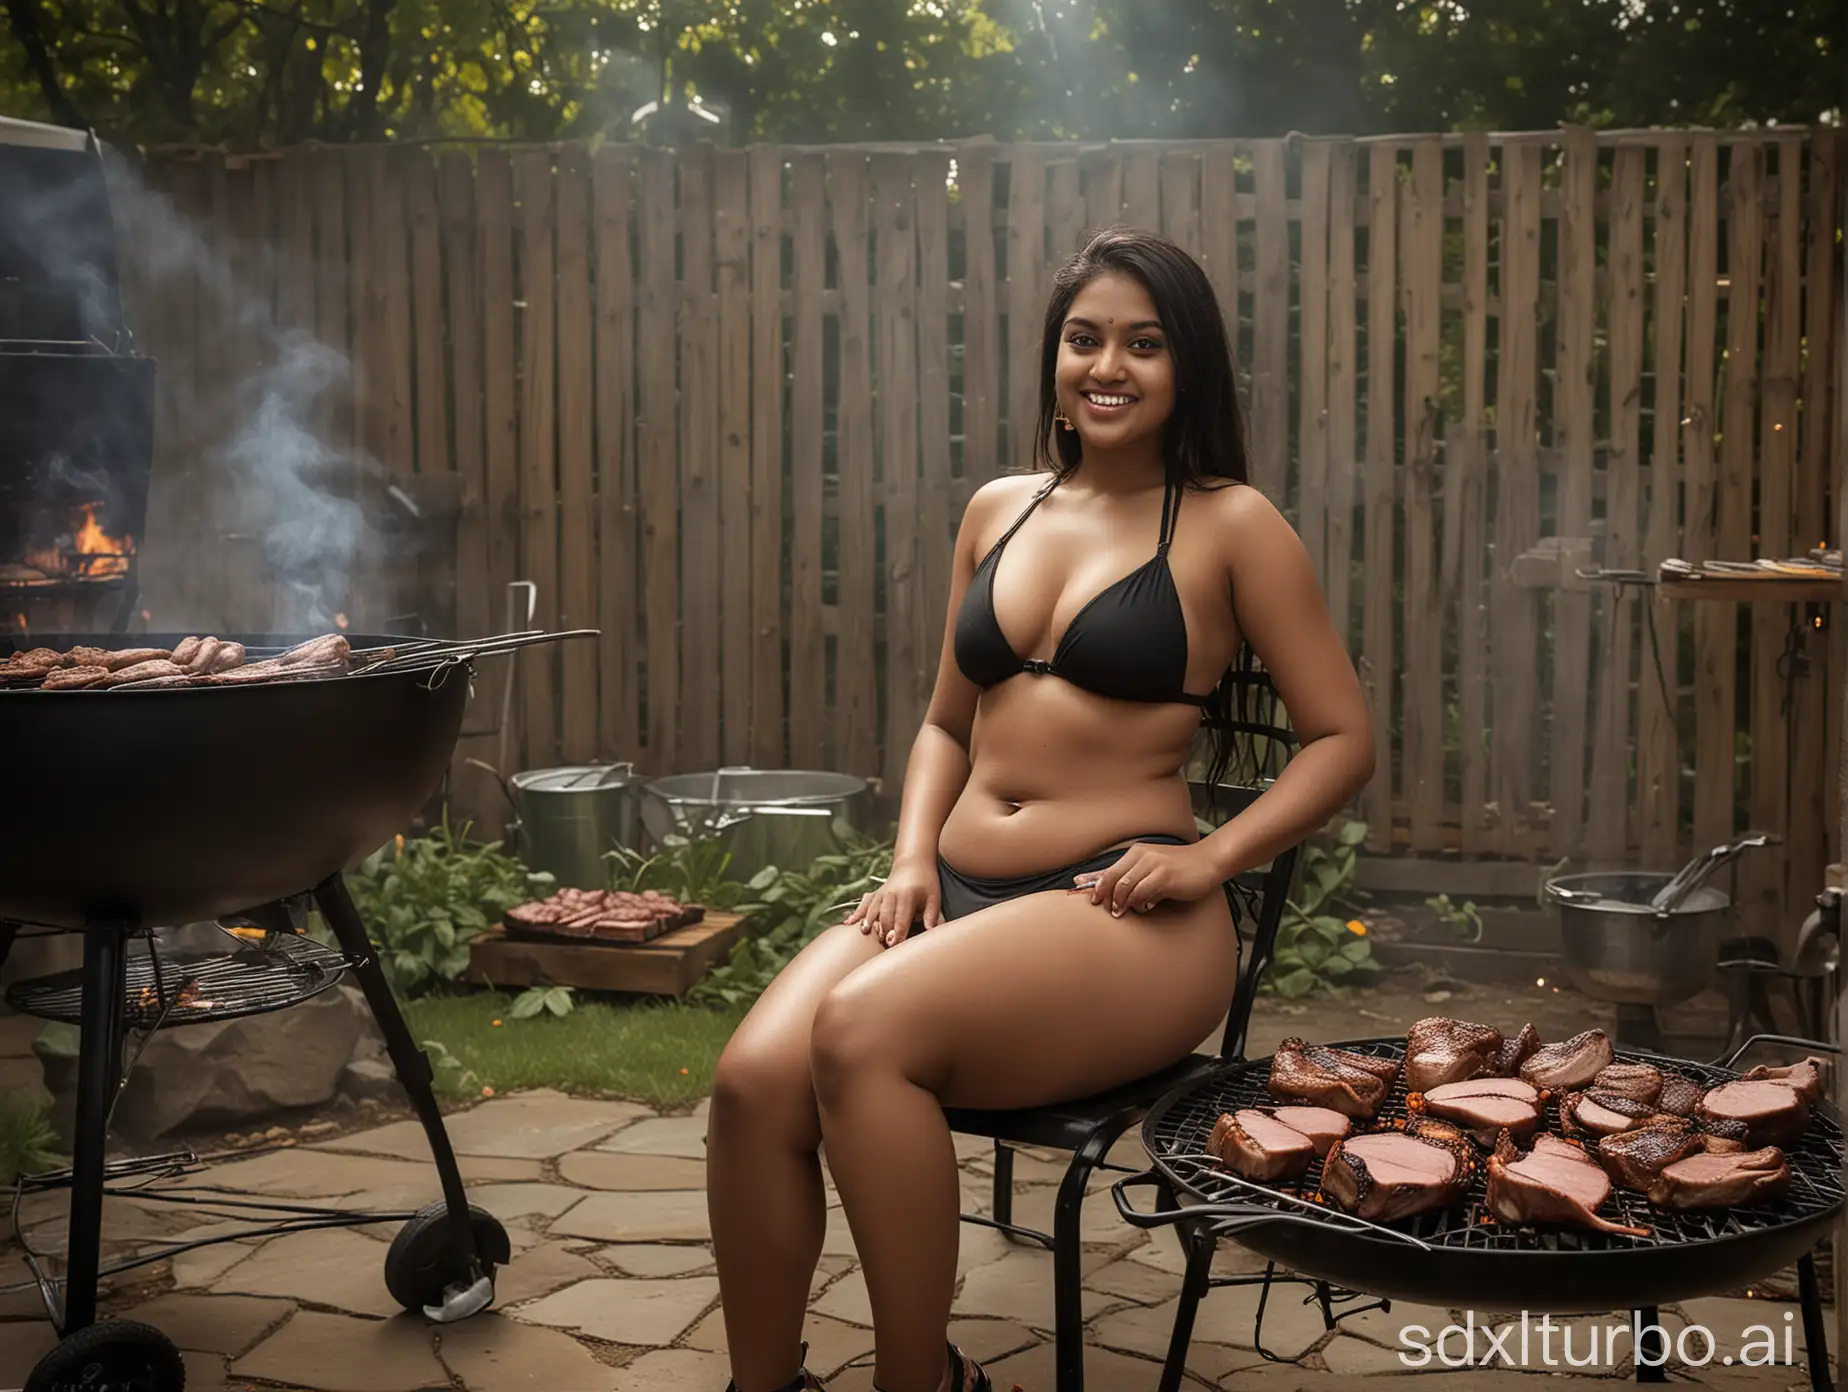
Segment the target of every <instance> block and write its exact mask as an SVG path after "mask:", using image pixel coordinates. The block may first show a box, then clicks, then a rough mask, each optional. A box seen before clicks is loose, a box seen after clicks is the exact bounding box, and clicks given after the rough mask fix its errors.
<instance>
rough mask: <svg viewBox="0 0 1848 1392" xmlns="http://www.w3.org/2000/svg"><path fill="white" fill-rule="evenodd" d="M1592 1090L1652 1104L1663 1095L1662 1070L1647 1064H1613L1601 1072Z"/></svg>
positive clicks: (1594, 1080)
mask: <svg viewBox="0 0 1848 1392" xmlns="http://www.w3.org/2000/svg"><path fill="white" fill-rule="evenodd" d="M1591 1090H1592V1091H1593V1092H1607V1093H1611V1094H1612V1095H1614V1096H1617V1097H1628V1098H1630V1099H1631V1100H1632V1101H1636V1102H1651V1103H1652V1102H1654V1101H1655V1100H1656V1099H1657V1098H1658V1097H1660V1096H1661V1095H1662V1070H1661V1069H1659V1068H1657V1067H1655V1066H1653V1065H1652V1064H1647V1063H1613V1064H1612V1065H1611V1066H1610V1067H1608V1068H1605V1069H1601V1070H1599V1073H1598V1076H1597V1077H1595V1078H1593V1079H1592V1080H1591Z"/></svg>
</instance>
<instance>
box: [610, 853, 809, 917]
mask: <svg viewBox="0 0 1848 1392" xmlns="http://www.w3.org/2000/svg"><path fill="white" fill-rule="evenodd" d="M603 858H604V859H605V860H606V861H608V862H609V876H610V879H609V883H610V888H611V889H621V890H628V891H629V892H631V893H635V894H639V893H641V892H642V891H643V890H648V889H653V890H658V891H660V892H661V893H662V894H666V895H670V896H672V897H673V898H675V899H678V900H679V901H680V902H681V903H683V904H701V905H703V906H705V907H706V908H708V909H714V910H717V911H718V912H719V913H735V914H742V915H745V916H749V915H751V914H753V913H756V912H757V911H758V910H759V909H761V908H762V907H763V905H762V903H761V902H760V894H761V891H762V890H763V889H764V888H765V887H766V886H768V885H769V884H771V883H772V882H774V880H775V879H776V872H775V871H774V870H764V871H760V872H759V873H758V874H757V875H755V876H753V877H752V878H751V879H750V880H748V881H744V880H734V879H729V878H727V876H726V874H725V872H726V871H727V870H729V869H730V868H731V852H730V851H728V850H726V849H725V846H724V843H723V842H721V841H720V840H719V839H718V838H717V837H712V836H696V837H687V836H670V837H668V838H667V840H666V842H665V843H664V845H663V847H662V849H661V850H659V851H657V852H656V853H655V854H653V855H644V854H642V853H641V852H640V851H632V850H629V849H628V848H626V847H618V848H617V849H615V850H613V851H610V852H609V853H608V854H607V855H605V856H604V857H603Z"/></svg>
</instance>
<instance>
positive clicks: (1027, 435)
mask: <svg viewBox="0 0 1848 1392" xmlns="http://www.w3.org/2000/svg"><path fill="white" fill-rule="evenodd" d="M1045 178H1046V166H1045V163H1044V161H1043V160H1042V159H1041V157H1040V155H1039V153H1038V152H1037V151H1034V150H1025V149H1022V150H1016V151H1015V152H1014V163H1013V165H1012V167H1011V170H1010V176H1009V178H1008V185H1007V362H1006V365H1005V372H1006V376H1007V381H1008V392H1007V454H1006V456H1005V463H1004V471H1013V470H1019V469H1027V468H1031V467H1032V465H1033V462H1034V460H1033V432H1034V427H1035V424H1036V422H1037V418H1038V416H1039V352H1038V344H1039V330H1040V314H1041V311H1042V308H1043V306H1042V303H1041V301H1042V290H1041V282H1042V280H1043V278H1044V269H1045V254H1044V244H1045V235H1046V234H1045V211H1046V194H1045Z"/></svg>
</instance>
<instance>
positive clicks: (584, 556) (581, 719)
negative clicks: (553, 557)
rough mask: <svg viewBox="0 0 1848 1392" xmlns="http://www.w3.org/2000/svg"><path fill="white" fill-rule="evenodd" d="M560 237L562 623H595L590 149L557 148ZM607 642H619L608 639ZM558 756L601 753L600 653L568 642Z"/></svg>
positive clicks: (562, 662) (583, 759)
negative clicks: (598, 740)
mask: <svg viewBox="0 0 1848 1392" xmlns="http://www.w3.org/2000/svg"><path fill="white" fill-rule="evenodd" d="M554 190H555V191H554V200H555V206H556V208H557V237H558V253H557V254H558V270H557V280H556V284H557V294H558V314H557V320H558V369H557V371H558V387H557V393H556V395H557V406H558V484H557V490H558V494H557V496H558V623H559V627H561V628H567V629H569V628H595V627H596V626H597V618H598V615H597V512H596V492H595V478H594V475H595V472H596V467H597V457H596V448H597V447H596V433H595V424H596V416H595V410H596V396H595V394H594V369H595V351H596V348H595V342H594V339H593V333H594V323H593V315H592V306H593V302H592V299H591V295H592V288H591V280H590V151H589V150H588V149H586V148H585V147H584V146H582V145H577V144H568V145H563V146H561V147H559V151H558V171H557V174H556V176H555V179H554ZM601 641H602V642H613V641H616V637H615V635H614V634H604V635H603V636H602V638H601ZM558 665H559V707H560V720H559V737H560V743H559V752H560V754H561V755H562V757H563V758H564V760H565V762H566V763H571V764H576V763H587V762H589V761H590V760H592V759H594V758H596V756H597V706H598V696H597V649H596V647H595V646H594V645H592V644H590V643H565V644H563V645H561V648H560V651H559V654H558Z"/></svg>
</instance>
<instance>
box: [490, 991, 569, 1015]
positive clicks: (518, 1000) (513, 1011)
mask: <svg viewBox="0 0 1848 1392" xmlns="http://www.w3.org/2000/svg"><path fill="white" fill-rule="evenodd" d="M576 1006H577V997H576V996H575V995H574V994H573V992H572V990H571V988H570V987H569V986H529V987H528V988H527V989H526V990H524V991H522V992H520V994H519V995H518V996H516V997H514V1001H513V1005H512V1007H511V1008H510V1009H509V1010H508V1011H507V1018H508V1019H510V1020H530V1019H532V1018H533V1016H535V1015H537V1014H539V1013H540V1012H541V1011H548V1012H550V1013H551V1014H553V1015H556V1016H558V1017H559V1018H561V1019H562V1018H563V1017H564V1016H566V1015H569V1014H570V1013H571V1012H572V1010H573V1009H575V1008H576Z"/></svg>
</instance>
